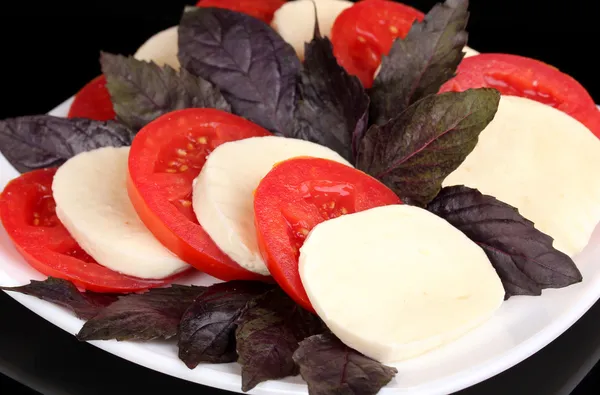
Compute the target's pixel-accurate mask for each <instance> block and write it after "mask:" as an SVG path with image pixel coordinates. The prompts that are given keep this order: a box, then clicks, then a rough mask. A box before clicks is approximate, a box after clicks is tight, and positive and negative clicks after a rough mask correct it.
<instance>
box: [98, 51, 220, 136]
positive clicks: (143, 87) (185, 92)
mask: <svg viewBox="0 0 600 395" xmlns="http://www.w3.org/2000/svg"><path fill="white" fill-rule="evenodd" d="M100 63H101V65H102V72H103V74H104V75H105V76H106V81H107V83H106V88H107V89H108V91H109V92H110V97H111V101H112V102H113V107H114V110H115V112H116V114H117V119H118V120H119V121H121V122H122V123H124V124H125V125H128V126H129V127H130V128H131V129H133V130H136V131H137V130H140V129H141V128H143V127H144V126H145V125H146V124H148V123H150V122H152V121H153V120H155V119H156V118H158V117H160V116H161V115H164V114H166V113H169V112H171V111H175V110H181V109H184V108H216V109H219V110H223V111H228V112H230V111H231V106H230V105H229V103H227V101H226V100H225V98H224V97H223V95H222V94H221V92H219V90H218V89H217V88H216V87H215V86H214V85H213V84H211V83H210V82H208V81H206V80H204V79H202V78H200V77H196V76H194V75H192V74H190V73H189V72H188V71H186V70H185V69H181V70H180V71H179V72H177V71H175V70H174V69H173V68H172V67H171V66H169V65H165V66H164V67H160V66H158V65H156V64H155V63H153V62H145V61H141V60H137V59H134V58H133V57H131V56H129V57H126V56H122V55H113V54H109V53H106V52H102V54H101V56H100Z"/></svg>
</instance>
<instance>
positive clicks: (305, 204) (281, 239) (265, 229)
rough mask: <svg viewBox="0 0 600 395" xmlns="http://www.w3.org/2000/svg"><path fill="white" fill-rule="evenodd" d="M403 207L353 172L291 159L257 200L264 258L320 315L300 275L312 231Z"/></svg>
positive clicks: (266, 180) (273, 174) (329, 163)
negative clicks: (349, 218)
mask: <svg viewBox="0 0 600 395" xmlns="http://www.w3.org/2000/svg"><path fill="white" fill-rule="evenodd" d="M400 203H401V201H400V199H399V198H398V196H396V194H395V193H394V192H392V190H390V189H389V188H388V187H386V186H385V185H383V184H382V183H381V182H379V181H377V180H376V179H374V178H373V177H371V176H369V175H367V174H365V173H363V172H361V171H359V170H356V169H354V168H353V167H350V166H346V165H343V164H341V163H337V162H334V161H330V160H327V159H318V158H308V157H301V158H294V159H289V160H287V161H284V162H281V163H279V164H278V165H276V166H275V167H274V168H273V170H271V171H270V172H269V173H268V174H267V175H266V176H265V177H264V178H263V179H262V181H261V182H260V184H259V185H258V188H257V189H256V192H255V195H254V215H255V217H254V220H255V224H256V229H257V236H258V242H259V246H260V249H261V254H262V255H263V259H264V260H265V262H266V263H267V267H268V268H269V271H270V272H271V275H272V276H273V278H274V279H275V281H277V282H278V283H279V285H280V286H281V287H282V288H283V289H284V291H286V292H287V294H288V295H290V297H292V298H293V299H294V300H295V301H296V302H297V303H298V304H300V305H301V306H302V307H304V308H306V309H308V310H310V311H313V312H314V310H313V308H312V305H311V303H310V301H309V299H308V296H307V295H306V291H305V290H304V287H303V286H302V281H301V279H300V274H299V273H298V258H299V256H300V252H299V249H300V247H302V245H303V244H304V240H305V239H306V236H307V235H308V233H309V232H310V231H311V229H312V228H314V227H315V226H316V225H317V224H319V223H321V222H323V221H326V220H328V219H332V218H336V217H339V216H341V215H344V214H349V213H355V212H358V211H364V210H368V209H370V208H374V207H379V206H386V205H390V204H400ZM361 231H363V230H361Z"/></svg>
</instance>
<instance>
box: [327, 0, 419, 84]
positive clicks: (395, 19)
mask: <svg viewBox="0 0 600 395" xmlns="http://www.w3.org/2000/svg"><path fill="white" fill-rule="evenodd" d="M424 17H425V15H424V14H423V13H422V12H421V11H419V10H416V9H414V8H412V7H409V6H407V5H405V4H402V3H398V2H395V1H389V0H362V1H359V2H357V3H356V4H355V5H353V6H352V7H350V8H348V9H346V10H344V11H343V12H342V13H341V14H340V15H338V17H337V18H336V20H335V23H334V24H333V28H332V30H331V42H332V44H333V52H334V55H335V57H336V59H337V61H338V63H339V64H340V65H341V66H342V67H344V68H345V69H346V71H347V72H348V73H349V74H352V75H355V76H357V77H358V78H359V79H360V81H361V82H362V84H363V85H364V87H365V88H370V87H371V86H372V85H373V76H374V75H375V72H376V71H377V68H378V67H379V65H380V63H381V57H382V56H383V55H387V54H389V52H390V49H391V48H392V44H393V43H394V40H395V39H396V38H398V37H400V38H404V37H406V35H407V34H408V32H409V30H410V28H411V26H412V25H413V23H414V22H415V21H422V20H423V18H424Z"/></svg>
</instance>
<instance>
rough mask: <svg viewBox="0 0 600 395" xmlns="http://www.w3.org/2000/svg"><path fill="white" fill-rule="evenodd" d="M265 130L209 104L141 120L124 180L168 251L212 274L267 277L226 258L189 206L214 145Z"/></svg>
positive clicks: (236, 277)
mask: <svg viewBox="0 0 600 395" xmlns="http://www.w3.org/2000/svg"><path fill="white" fill-rule="evenodd" d="M269 135H271V134H270V133H269V132H268V131H266V130H265V129H263V128H261V127H260V126H258V125H256V124H254V123H252V122H250V121H247V120H245V119H244V118H241V117H238V116H236V115H233V114H230V113H227V112H224V111H220V110H215V109H212V108H190V109H185V110H178V111H174V112H171V113H169V114H165V115H163V116H161V117H159V118H157V119H156V120H154V121H152V122H151V123H149V124H148V125H146V126H145V127H144V128H142V130H140V132H139V133H138V134H137V136H136V137H135V139H134V140H133V143H132V145H131V149H130V151H129V178H128V185H127V187H128V192H129V197H130V199H131V202H132V203H133V206H134V207H135V209H136V211H137V213H138V215H139V216H140V218H141V220H142V222H144V224H145V225H146V226H147V227H148V229H150V231H151V232H152V233H153V234H154V236H155V237H156V238H157V239H158V240H160V242H161V243H162V244H163V245H164V246H166V247H167V248H168V249H169V250H171V251H172V252H173V253H175V254H177V255H178V256H179V257H180V258H181V259H182V260H184V261H185V262H187V263H189V264H191V265H192V266H194V267H196V268H197V269H199V270H201V271H203V272H205V273H207V274H210V275H211V276H213V277H216V278H218V279H221V280H224V281H229V280H264V279H267V278H268V277H265V276H261V275H258V274H255V273H251V272H249V271H247V270H246V269H244V268H242V267H241V266H239V265H238V264H237V263H235V262H234V261H233V260H231V259H230V258H229V257H228V256H227V255H225V253H223V252H222V251H221V250H220V249H219V248H218V247H217V246H216V245H215V243H214V242H213V241H212V239H211V238H210V236H209V235H208V234H207V233H206V232H205V231H204V229H202V227H201V226H200V224H199V223H198V220H197V219H196V215H195V214H194V211H193V209H192V182H193V180H194V179H195V178H196V177H197V176H198V174H199V173H200V170H201V169H202V166H204V162H205V161H206V156H207V155H208V154H209V153H210V152H211V151H212V150H213V149H215V148H216V147H217V146H218V145H220V144H223V143H225V142H228V141H235V140H241V139H245V138H249V137H256V136H269ZM232 159H233V158H232Z"/></svg>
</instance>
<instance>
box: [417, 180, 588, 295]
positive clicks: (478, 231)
mask: <svg viewBox="0 0 600 395" xmlns="http://www.w3.org/2000/svg"><path fill="white" fill-rule="evenodd" d="M427 210H429V211H430V212H432V213H434V214H436V215H438V216H439V217H441V218H444V219H445V220H446V221H448V222H449V223H450V224H452V225H453V226H454V227H456V228H457V229H459V230H460V231H461V232H463V233H464V234H465V235H466V236H467V237H468V238H469V239H471V240H473V241H474V242H475V243H477V244H478V245H479V246H480V247H481V248H482V249H483V251H485V253H486V255H487V256H488V258H489V260H490V262H491V263H492V265H493V266H494V268H495V269H496V272H497V273H498V276H500V279H501V280H502V284H503V285H504V290H505V291H506V299H508V298H509V297H511V296H513V295H540V294H541V293H542V289H546V288H563V287H567V286H569V285H572V284H575V283H578V282H581V281H582V276H581V273H580V271H579V269H578V268H577V266H576V265H575V263H574V262H573V260H572V259H571V258H569V256H568V255H566V254H564V253H562V252H560V251H558V250H556V249H555V248H554V247H553V246H552V242H553V239H552V237H550V236H548V235H546V234H545V233H542V232H541V231H539V230H537V229H536V228H535V226H534V224H533V222H531V221H529V220H528V219H526V218H524V217H523V216H522V215H521V214H519V210H517V209H516V208H515V207H513V206H511V205H509V204H507V203H504V202H501V201H499V200H498V199H496V198H495V197H493V196H488V195H483V194H482V193H481V192H479V191H478V190H477V189H472V188H468V187H465V186H462V185H459V186H451V187H446V188H444V189H442V191H441V192H440V193H439V195H438V196H436V198H435V199H434V200H433V201H432V202H431V203H429V205H428V206H427Z"/></svg>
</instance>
